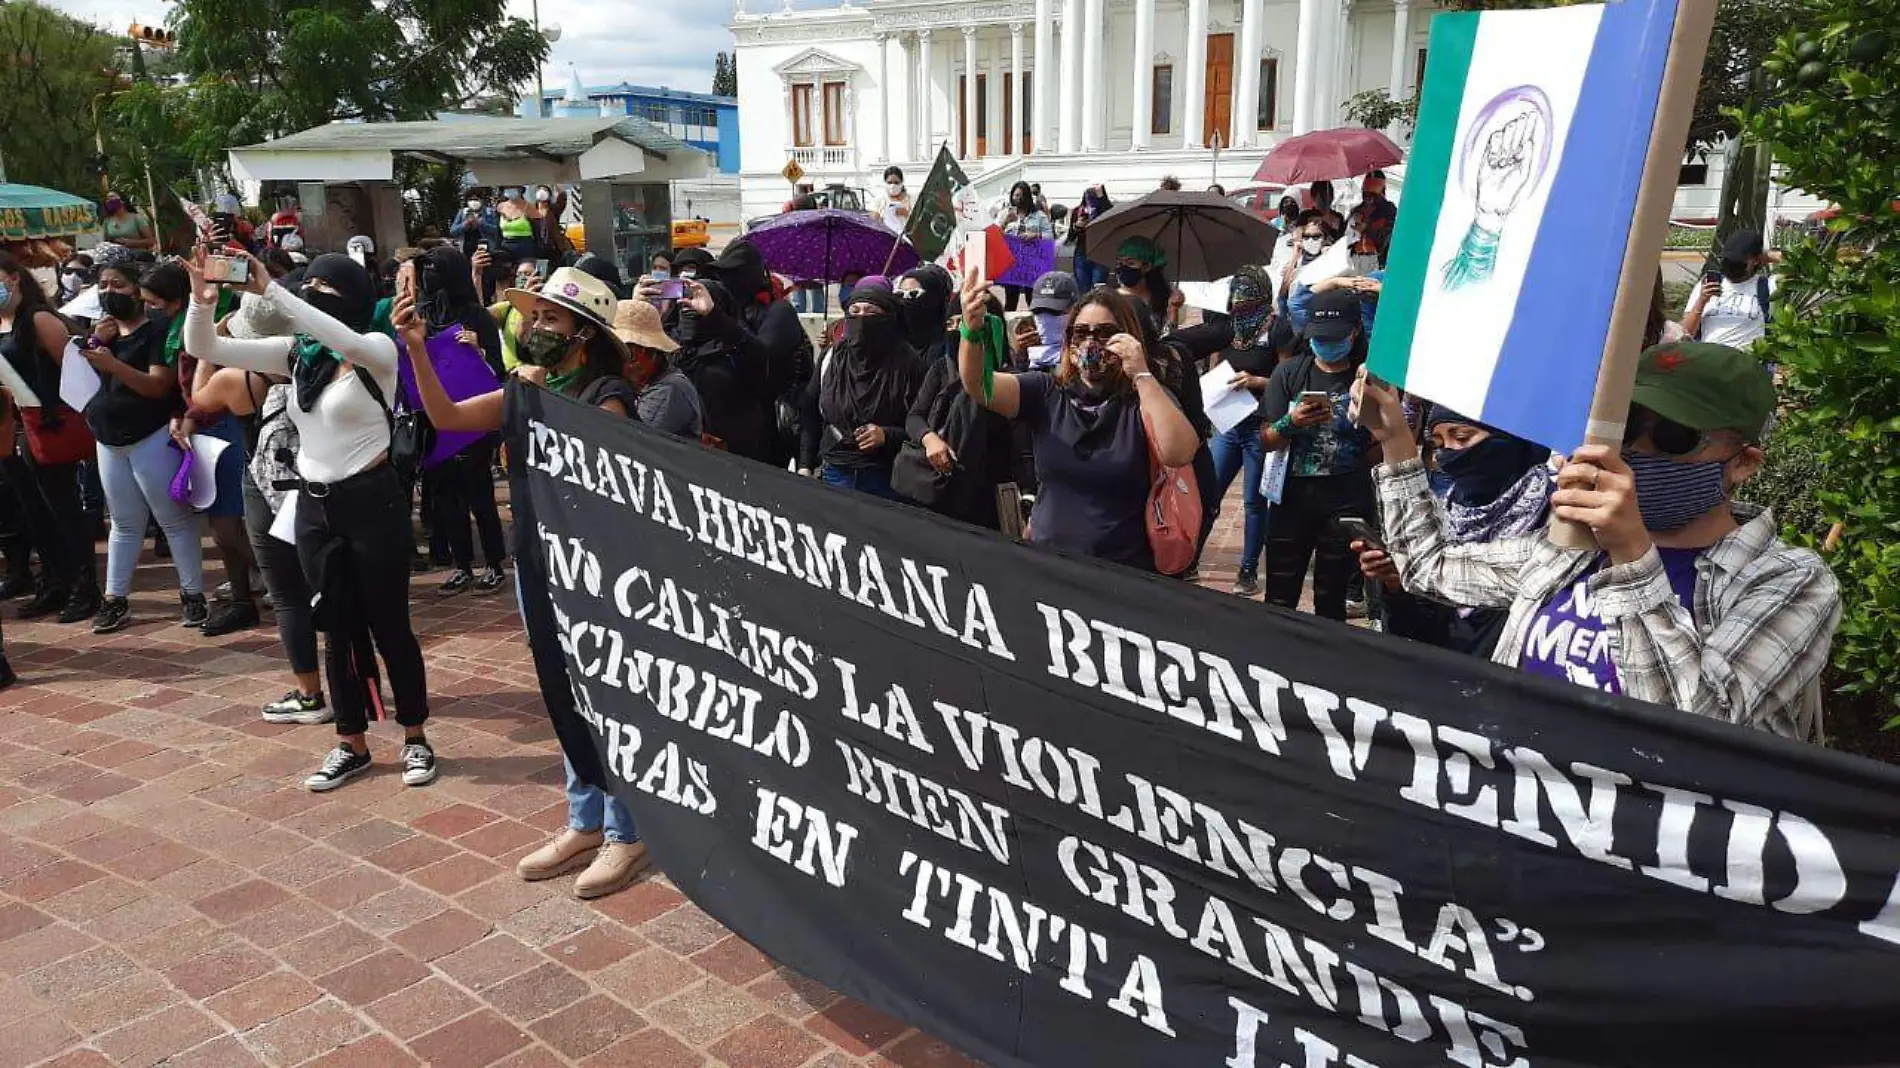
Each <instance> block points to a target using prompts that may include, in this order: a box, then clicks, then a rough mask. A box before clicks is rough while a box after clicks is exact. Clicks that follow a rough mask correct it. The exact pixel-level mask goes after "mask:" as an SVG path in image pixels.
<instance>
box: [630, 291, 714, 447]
mask: <svg viewBox="0 0 1900 1068" xmlns="http://www.w3.org/2000/svg"><path fill="white" fill-rule="evenodd" d="M614 334H615V335H616V336H618V337H619V338H620V340H621V342H622V343H624V344H625V345H626V346H627V368H626V372H625V374H626V378H627V381H629V382H631V383H632V384H633V387H634V388H635V389H637V390H639V400H638V404H637V405H636V407H635V411H634V414H635V415H636V416H637V417H638V418H639V420H640V421H641V422H642V423H645V424H647V425H648V426H651V427H654V428H655V429H658V430H664V431H666V432H667V433H669V434H677V435H679V436H680V437H682V438H688V439H691V440H693V441H697V440H699V436H700V433H701V432H702V431H703V430H704V429H705V426H706V413H705V410H704V409H703V408H702V407H701V406H700V403H699V390H697V389H695V388H694V387H693V380H692V379H690V378H687V377H686V375H685V373H683V372H682V371H681V370H680V369H679V368H677V367H675V366H673V360H672V356H673V354H674V353H675V352H678V351H679V347H680V346H679V342H677V341H674V340H673V339H672V338H670V337H668V336H667V334H666V330H665V329H664V328H663V327H662V326H661V325H660V309H658V308H656V307H654V306H653V305H652V304H649V303H647V302H646V301H644V300H623V301H621V302H620V303H619V305H618V306H617V307H616V308H615V309H614Z"/></svg>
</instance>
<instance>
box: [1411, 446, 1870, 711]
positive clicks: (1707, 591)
mask: <svg viewBox="0 0 1900 1068" xmlns="http://www.w3.org/2000/svg"><path fill="white" fill-rule="evenodd" d="M1373 477H1374V480H1375V481H1376V483H1377V484H1378V489H1379V509H1380V513H1381V515H1382V516H1383V518H1384V520H1385V532H1386V539H1387V542H1388V544H1389V546H1390V548H1391V550H1392V553H1393V555H1394V557H1395V558H1397V559H1398V560H1400V561H1401V566H1402V568H1403V574H1404V578H1405V585H1406V588H1407V589H1409V590H1412V591H1414V592H1419V593H1425V594H1429V595H1431V596H1434V597H1438V598H1441V599H1443V600H1447V601H1450V602H1452V603H1453V604H1458V605H1468V606H1471V607H1474V608H1508V609H1510V615H1509V617H1508V618H1507V619H1506V621H1505V625H1504V633H1503V635H1502V636H1501V637H1500V638H1499V639H1498V645H1497V650H1496V651H1495V652H1494V653H1493V654H1492V659H1493V660H1494V661H1495V662H1497V663H1499V664H1503V665H1504V666H1506V667H1516V666H1517V664H1518V662H1519V660H1520V658H1521V657H1522V656H1523V651H1524V636H1525V634H1526V632H1527V631H1528V630H1529V628H1530V626H1531V622H1532V620H1533V619H1535V618H1536V616H1537V613H1538V611H1539V610H1541V609H1542V608H1543V607H1544V605H1545V604H1546V603H1548V602H1549V601H1550V599H1551V598H1552V597H1553V596H1555V595H1556V594H1557V592H1558V591H1560V590H1562V589H1564V588H1565V587H1567V586H1569V585H1570V584H1572V583H1574V582H1575V581H1576V580H1577V579H1578V577H1579V576H1581V575H1582V574H1583V573H1584V572H1586V571H1588V570H1589V569H1590V568H1591V567H1592V566H1594V565H1595V564H1596V563H1597V560H1598V559H1599V556H1600V554H1599V553H1597V552H1595V551H1593V550H1576V549H1563V548H1559V547H1557V546H1555V545H1552V544H1551V543H1550V542H1549V541H1548V540H1546V539H1545V538H1544V537H1542V536H1541V535H1538V536H1533V537H1524V538H1512V539H1509V540H1507V541H1498V542H1491V543H1481V544H1465V545H1459V544H1455V543H1453V542H1452V540H1451V539H1450V537H1449V536H1448V534H1447V528H1446V521H1445V516H1444V513H1443V511H1442V510H1441V509H1440V506H1439V505H1438V502H1437V501H1436V499H1434V498H1433V497H1432V494H1431V490H1430V488H1429V487H1428V486H1427V484H1426V480H1425V468H1424V466H1423V465H1422V464H1420V463H1419V462H1418V461H1417V460H1407V461H1405V462H1403V463H1400V464H1396V465H1381V466H1380V467H1378V468H1377V469H1375V470H1374V472H1373ZM1736 511H1737V515H1738V517H1742V518H1745V519H1746V521H1745V522H1743V524H1742V525H1741V526H1740V527H1738V528H1737V529H1735V530H1733V531H1731V532H1729V533H1728V534H1726V535H1724V536H1723V537H1722V539H1721V540H1720V541H1717V542H1716V543H1715V544H1714V545H1711V546H1709V548H1708V549H1707V550H1706V551H1705V552H1703V553H1702V554H1701V555H1700V556H1698V557H1697V558H1696V562H1695V569H1696V583H1695V609H1694V612H1693V613H1691V612H1690V611H1689V610H1688V609H1685V608H1683V606H1682V602H1681V601H1680V600H1679V599H1678V598H1677V597H1676V593H1675V591H1674V590H1673V589H1672V588H1671V587H1670V585H1669V576H1668V575H1667V574H1666V573H1665V572H1664V571H1663V566H1662V558H1661V556H1659V555H1658V554H1657V553H1656V551H1655V549H1654V548H1652V549H1650V551H1649V552H1648V553H1647V554H1645V555H1644V556H1643V557H1642V558H1641V559H1639V560H1635V561H1632V562H1630V563H1627V564H1619V565H1617V566H1614V567H1606V568H1604V569H1603V570H1601V571H1599V572H1597V573H1596V574H1594V575H1592V576H1591V577H1590V579H1589V590H1590V593H1591V595H1592V596H1593V598H1594V599H1595V600H1596V602H1597V603H1598V605H1599V606H1600V612H1601V614H1602V617H1603V619H1604V621H1605V624H1606V626H1607V628H1608V633H1609V639H1610V655H1611V659H1612V661H1613V662H1614V663H1615V664H1616V670H1617V675H1618V678H1619V679H1620V681H1621V683H1622V687H1623V692H1624V693H1625V694H1627V695H1628V696H1630V697H1636V698H1640V699H1642V700H1645V701H1651V702H1654V703H1656V704H1661V705H1670V706H1673V707H1675V708H1678V709H1681V710H1682V711H1684V712H1693V713H1695V714H1696V715H1699V716H1710V717H1713V718H1715V719H1721V720H1727V721H1728V722H1730V723H1739V724H1741V725H1743V726H1746V727H1755V728H1757V729H1760V730H1767V731H1773V732H1774V733H1776V734H1780V735H1785V736H1787V737H1790V738H1797V739H1801V740H1804V741H1813V742H1819V741H1821V740H1822V736H1821V726H1822V725H1821V685H1820V677H1821V669H1822V668H1823V667H1824V666H1826V664H1827V658H1828V646H1829V644H1830V643H1831V642H1832V641H1833V638H1834V627H1835V625H1836V624H1837V623H1839V622H1840V618H1841V598H1840V590H1839V588H1838V587H1837V585H1836V584H1835V581H1834V575H1833V574H1832V573H1831V572H1830V571H1828V569H1827V565H1825V564H1824V563H1822V562H1821V558H1820V557H1819V556H1817V555H1815V554H1814V553H1812V552H1810V551H1808V550H1806V549H1797V548H1793V547H1791V546H1789V545H1786V544H1784V543H1783V542H1782V541H1781V540H1780V539H1779V538H1777V537H1776V536H1775V524H1774V519H1773V517H1772V516H1771V515H1770V514H1769V513H1768V512H1766V511H1758V510H1753V509H1744V508H1743V507H1740V506H1738V507H1737V509H1736ZM1750 512H1753V513H1754V514H1753V515H1752V517H1749V513H1750Z"/></svg>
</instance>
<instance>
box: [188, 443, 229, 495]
mask: <svg viewBox="0 0 1900 1068" xmlns="http://www.w3.org/2000/svg"><path fill="white" fill-rule="evenodd" d="M230 445H231V443H230V442H228V441H226V440H224V439H223V438H214V437H212V436H211V435H209V434H193V435H192V436H191V506H192V507H193V508H195V509H197V510H198V511H200V512H202V511H204V510H205V509H206V508H209V507H211V502H213V501H215V500H217V499H218V457H220V456H223V455H224V450H225V449H227V448H229V447H230Z"/></svg>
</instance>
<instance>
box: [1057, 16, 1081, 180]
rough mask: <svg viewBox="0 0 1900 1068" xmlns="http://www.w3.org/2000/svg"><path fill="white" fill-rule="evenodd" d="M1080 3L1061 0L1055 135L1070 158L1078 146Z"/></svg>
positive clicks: (1079, 114) (1079, 128)
mask: <svg viewBox="0 0 1900 1068" xmlns="http://www.w3.org/2000/svg"><path fill="white" fill-rule="evenodd" d="M1083 34H1084V31H1083V29H1082V0H1062V114H1060V115H1058V116H1056V134H1057V135H1058V137H1059V138H1060V141H1061V146H1062V154H1063V155H1065V156H1068V155H1074V154H1075V149H1076V146H1077V145H1079V144H1081V143H1082V107H1081V104H1082V38H1083Z"/></svg>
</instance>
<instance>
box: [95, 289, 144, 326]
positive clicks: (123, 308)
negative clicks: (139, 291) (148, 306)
mask: <svg viewBox="0 0 1900 1068" xmlns="http://www.w3.org/2000/svg"><path fill="white" fill-rule="evenodd" d="M99 307H100V308H101V309H103V310H104V311H105V313H106V315H108V316H110V317H111V318H114V319H118V320H121V321H124V322H130V321H131V320H133V319H136V318H138V317H139V316H140V315H141V314H143V313H144V311H145V302H144V301H141V300H139V298H137V297H135V296H133V295H132V294H130V293H120V292H119V291H117V290H113V289H108V290H106V291H105V292H104V293H101V294H99Z"/></svg>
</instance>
